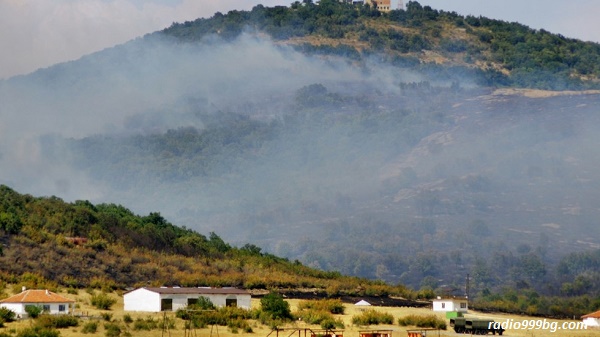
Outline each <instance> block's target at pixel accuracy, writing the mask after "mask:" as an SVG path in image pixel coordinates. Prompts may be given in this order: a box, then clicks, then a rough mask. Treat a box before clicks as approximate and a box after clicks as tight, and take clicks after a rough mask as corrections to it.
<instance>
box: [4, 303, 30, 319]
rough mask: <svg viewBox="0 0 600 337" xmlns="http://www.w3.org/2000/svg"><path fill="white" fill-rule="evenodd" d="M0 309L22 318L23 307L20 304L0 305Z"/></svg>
mask: <svg viewBox="0 0 600 337" xmlns="http://www.w3.org/2000/svg"><path fill="white" fill-rule="evenodd" d="M0 307H2V308H6V309H8V310H12V311H13V312H14V313H15V314H17V315H21V316H23V314H24V313H25V307H24V306H23V305H22V304H21V303H1V304H0Z"/></svg>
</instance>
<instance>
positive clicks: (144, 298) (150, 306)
mask: <svg viewBox="0 0 600 337" xmlns="http://www.w3.org/2000/svg"><path fill="white" fill-rule="evenodd" d="M200 297H205V298H207V299H209V300H210V301H211V302H212V303H213V304H214V305H215V306H217V307H224V306H234V307H240V308H244V309H250V299H251V295H250V293H249V292H247V291H246V290H243V289H237V288H178V287H173V288H170V287H169V288H167V287H160V288H155V287H144V288H138V289H135V290H132V291H130V292H128V293H125V294H124V295H123V301H124V307H125V308H124V309H125V311H144V312H160V311H175V310H177V309H181V308H185V307H187V306H188V305H191V304H194V303H196V302H197V301H198V298H200Z"/></svg>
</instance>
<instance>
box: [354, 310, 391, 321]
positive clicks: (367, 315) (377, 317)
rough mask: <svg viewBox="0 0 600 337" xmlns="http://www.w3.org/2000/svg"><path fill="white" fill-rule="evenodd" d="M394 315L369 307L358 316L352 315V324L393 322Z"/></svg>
mask: <svg viewBox="0 0 600 337" xmlns="http://www.w3.org/2000/svg"><path fill="white" fill-rule="evenodd" d="M393 323H394V316H392V315H390V314H388V313H384V312H379V311H377V310H374V309H369V310H367V311H365V312H363V313H362V314H360V315H358V316H353V317H352V324H356V325H377V324H393Z"/></svg>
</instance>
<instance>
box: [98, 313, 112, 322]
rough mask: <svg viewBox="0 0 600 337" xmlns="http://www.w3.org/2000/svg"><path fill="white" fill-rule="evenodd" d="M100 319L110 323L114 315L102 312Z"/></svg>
mask: <svg viewBox="0 0 600 337" xmlns="http://www.w3.org/2000/svg"><path fill="white" fill-rule="evenodd" d="M100 317H102V319H103V320H105V321H107V322H110V321H112V319H113V315H112V314H111V313H109V312H101V313H100Z"/></svg>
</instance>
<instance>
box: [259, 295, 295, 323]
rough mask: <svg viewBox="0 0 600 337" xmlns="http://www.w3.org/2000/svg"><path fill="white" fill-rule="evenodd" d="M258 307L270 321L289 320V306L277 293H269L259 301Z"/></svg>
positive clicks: (290, 314) (290, 315) (290, 316)
mask: <svg viewBox="0 0 600 337" xmlns="http://www.w3.org/2000/svg"><path fill="white" fill-rule="evenodd" d="M260 307H261V309H262V311H263V312H264V313H266V314H267V315H268V316H270V318H272V319H290V318H292V313H291V311H290V304H289V303H288V302H286V301H285V300H284V299H283V296H281V295H280V294H277V293H273V292H272V293H269V294H267V295H266V296H265V297H263V298H261V299H260Z"/></svg>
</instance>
